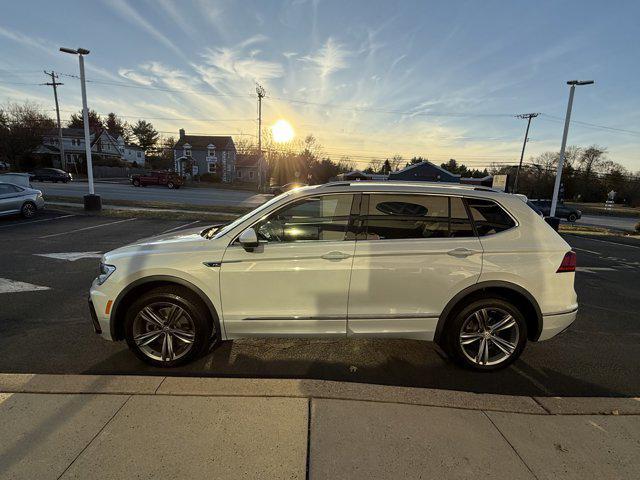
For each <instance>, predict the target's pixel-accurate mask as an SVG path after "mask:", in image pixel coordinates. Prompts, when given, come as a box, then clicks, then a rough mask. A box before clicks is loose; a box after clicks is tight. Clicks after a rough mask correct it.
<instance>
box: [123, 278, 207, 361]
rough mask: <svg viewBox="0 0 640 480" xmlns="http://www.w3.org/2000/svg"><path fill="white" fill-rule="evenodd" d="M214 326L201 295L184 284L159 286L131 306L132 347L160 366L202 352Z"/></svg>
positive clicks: (127, 319)
mask: <svg viewBox="0 0 640 480" xmlns="http://www.w3.org/2000/svg"><path fill="white" fill-rule="evenodd" d="M213 331H214V326H213V324H212V322H211V320H210V316H209V314H208V312H207V309H206V307H205V306H204V305H203V304H202V302H201V301H200V299H199V298H198V297H197V296H196V295H195V294H193V293H192V292H190V291H189V290H187V289H185V288H182V287H159V288H156V289H153V290H151V291H150V292H148V293H146V294H144V295H143V296H142V297H141V298H139V299H138V300H137V301H135V302H134V303H133V304H132V305H131V306H130V307H129V309H128V311H127V313H126V316H125V337H126V340H127V344H128V345H129V348H130V349H131V350H132V351H133V352H134V353H135V354H136V355H137V356H138V357H139V358H140V359H142V360H143V361H145V362H146V363H148V364H150V365H154V366H157V367H175V366H177V365H182V364H185V363H188V362H190V361H192V360H194V359H195V358H197V357H198V356H200V355H201V354H202V353H203V352H204V351H205V349H206V348H207V347H208V346H209V345H210V344H211V341H212V333H213Z"/></svg>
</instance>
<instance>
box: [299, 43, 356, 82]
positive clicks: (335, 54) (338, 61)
mask: <svg viewBox="0 0 640 480" xmlns="http://www.w3.org/2000/svg"><path fill="white" fill-rule="evenodd" d="M350 55H351V53H350V52H349V51H348V50H346V49H345V48H344V47H343V46H342V45H341V44H339V43H337V42H336V41H335V40H334V39H333V38H331V37H329V38H328V39H327V41H326V42H325V43H324V45H323V46H322V47H320V49H318V51H317V52H316V53H314V54H312V55H306V56H304V57H302V59H301V60H303V61H306V62H309V63H311V64H313V65H314V66H315V67H317V68H318V70H319V72H320V76H321V77H326V76H328V75H331V74H332V73H334V72H337V71H338V70H341V69H343V68H346V67H347V57H349V56H350Z"/></svg>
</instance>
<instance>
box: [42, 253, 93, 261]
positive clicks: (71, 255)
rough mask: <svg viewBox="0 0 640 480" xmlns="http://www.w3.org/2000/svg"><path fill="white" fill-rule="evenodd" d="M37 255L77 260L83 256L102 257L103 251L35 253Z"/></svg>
mask: <svg viewBox="0 0 640 480" xmlns="http://www.w3.org/2000/svg"><path fill="white" fill-rule="evenodd" d="M34 255H35V256H37V257H46V258H53V259H56V260H68V261H69V262H75V261H76V260H81V259H83V258H102V253H101V252H60V253H34Z"/></svg>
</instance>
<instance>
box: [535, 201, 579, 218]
mask: <svg viewBox="0 0 640 480" xmlns="http://www.w3.org/2000/svg"><path fill="white" fill-rule="evenodd" d="M531 203H533V204H534V205H535V206H536V207H537V208H538V210H540V211H541V212H542V214H543V215H544V216H545V217H548V216H549V215H551V200H531ZM556 217H559V218H565V219H567V220H569V221H570V222H575V221H576V220H578V219H579V218H580V217H582V212H581V211H580V210H578V209H577V208H573V207H569V206H568V205H565V204H564V203H560V202H558V204H557V205H556Z"/></svg>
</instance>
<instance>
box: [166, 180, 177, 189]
mask: <svg viewBox="0 0 640 480" xmlns="http://www.w3.org/2000/svg"><path fill="white" fill-rule="evenodd" d="M167 187H169V188H170V189H172V190H173V189H174V188H175V184H174V183H173V182H169V183H167Z"/></svg>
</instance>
